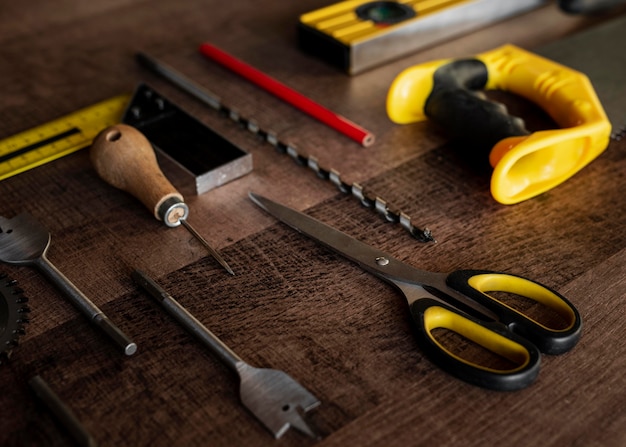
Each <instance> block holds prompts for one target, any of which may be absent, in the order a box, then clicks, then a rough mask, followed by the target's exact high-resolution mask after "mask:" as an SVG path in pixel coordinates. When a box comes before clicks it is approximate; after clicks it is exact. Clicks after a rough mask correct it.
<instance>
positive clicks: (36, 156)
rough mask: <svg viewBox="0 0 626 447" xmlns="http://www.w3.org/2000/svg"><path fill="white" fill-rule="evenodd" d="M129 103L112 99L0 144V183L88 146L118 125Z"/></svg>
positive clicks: (116, 97) (121, 98) (126, 99)
mask: <svg viewBox="0 0 626 447" xmlns="http://www.w3.org/2000/svg"><path fill="white" fill-rule="evenodd" d="M129 99H130V96H129V95H120V96H115V97H113V98H110V99H107V100H105V101H102V102H99V103H97V104H94V105H91V106H89V107H85V108H84V109H80V110H77V111H76V112H73V113H70V114H69V115H66V116H64V117H62V118H58V119H56V120H54V121H50V122H48V123H46V124H42V125H41V126H37V127H34V128H32V129H29V130H26V131H24V132H21V133H18V134H17V135H13V136H11V137H9V138H6V139H4V140H2V141H0V180H3V179H5V178H8V177H11V176H14V175H16V174H19V173H21V172H24V171H27V170H29V169H32V168H35V167H37V166H41V165H43V164H45V163H48V162H50V161H52V160H56V159H58V158H61V157H63V156H65V155H68V154H71V153H72V152H76V151H77V150H79V149H83V148H85V147H87V146H89V145H90V144H91V142H92V140H93V139H94V137H95V136H96V135H97V134H98V133H99V132H100V131H101V130H102V129H104V128H106V127H108V126H111V125H113V124H116V123H119V122H120V119H121V118H122V113H123V112H124V109H125V108H126V105H127V104H128V101H129Z"/></svg>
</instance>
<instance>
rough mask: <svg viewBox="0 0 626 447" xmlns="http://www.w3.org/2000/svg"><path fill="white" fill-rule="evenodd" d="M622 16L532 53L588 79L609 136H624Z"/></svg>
mask: <svg viewBox="0 0 626 447" xmlns="http://www.w3.org/2000/svg"><path fill="white" fill-rule="evenodd" d="M623 42H626V16H622V17H620V18H617V19H612V20H610V21H608V22H606V23H603V24H600V25H597V26H595V27H593V28H591V29H589V30H587V31H582V32H580V33H577V34H574V35H572V36H570V37H566V38H564V39H561V40H558V41H556V42H553V43H550V44H548V45H545V46H543V47H541V48H538V49H536V50H533V51H534V52H536V53H537V54H540V55H542V56H544V57H547V58H549V59H552V60H554V61H557V62H559V63H561V64H563V65H566V66H568V67H571V68H573V69H575V70H578V71H580V72H582V73H585V74H586V75H587V77H589V79H590V80H591V83H592V84H593V88H594V89H595V91H596V93H597V95H598V98H599V99H600V102H601V103H602V107H603V108H604V111H605V112H606V114H607V116H608V118H609V121H610V122H611V126H612V127H613V129H612V132H611V137H612V138H613V139H621V138H623V137H624V136H625V135H626V82H624V81H625V80H626V51H624V48H623V47H622V45H621V44H622V43H623Z"/></svg>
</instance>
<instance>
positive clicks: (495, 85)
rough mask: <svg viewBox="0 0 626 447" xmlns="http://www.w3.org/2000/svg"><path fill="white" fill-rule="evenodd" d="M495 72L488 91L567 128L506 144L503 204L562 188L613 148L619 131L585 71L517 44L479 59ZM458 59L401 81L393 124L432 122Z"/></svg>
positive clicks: (395, 88)
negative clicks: (433, 99)
mask: <svg viewBox="0 0 626 447" xmlns="http://www.w3.org/2000/svg"><path fill="white" fill-rule="evenodd" d="M476 59H477V60H480V61H482V62H483V63H484V64H485V66H486V69H487V81H486V84H485V86H484V88H485V89H499V90H506V91H510V92H512V93H515V94H517V95H520V96H522V97H525V98H527V99H529V100H530V101H532V102H534V103H536V104H537V105H539V106H540V107H541V108H542V109H544V110H545V111H546V112H547V113H548V114H549V115H550V116H551V117H552V119H553V120H554V121H555V122H556V123H557V124H558V125H559V126H560V129H554V130H546V131H538V132H534V133H532V134H530V135H527V136H514V137H510V138H504V139H502V140H500V141H499V142H498V143H497V144H496V145H495V146H494V147H493V148H492V149H491V153H490V156H489V162H490V163H491V166H492V167H493V168H494V171H493V175H492V179H491V193H492V195H493V197H494V198H495V199H496V200H497V201H499V202H500V203H503V204H512V203H518V202H521V201H523V200H527V199H529V198H531V197H534V196H537V195H538V194H541V193H543V192H546V191H548V190H549V189H551V188H554V187H555V186H557V185H559V184H560V183H562V182H563V181H565V180H566V179H568V178H569V177H571V176H572V175H574V174H575V173H576V172H578V171H579V170H580V169H582V168H583V167H584V166H586V165H587V164H588V163H589V162H591V161H592V160H593V159H594V158H596V157H597V156H598V155H600V154H601V153H602V152H603V151H604V149H606V147H607V145H608V142H609V138H610V133H611V125H610V123H609V120H608V118H607V116H606V114H605V112H604V109H603V108H602V105H601V104H600V101H599V99H598V97H597V95H596V93H595V91H594V89H593V86H592V85H591V82H590V81H589V79H588V78H587V76H585V75H584V74H583V73H580V72H578V71H576V70H573V69H571V68H568V67H566V66H563V65H561V64H558V63H556V62H554V61H551V60H549V59H546V58H543V57H541V56H538V55H536V54H533V53H531V52H528V51H525V50H522V49H521V48H518V47H516V46H514V45H505V46H502V47H500V48H496V49H494V50H491V51H488V52H485V53H482V54H479V55H477V56H476ZM450 62H452V60H451V59H445V60H439V61H434V62H429V63H426V64H422V65H418V66H415V67H410V68H408V69H407V70H405V71H403V72H402V73H400V75H399V76H398V77H397V78H396V79H395V80H394V81H393V83H392V85H391V88H390V90H389V93H388V97H387V113H388V115H389V118H390V119H391V120H392V121H394V122H396V123H399V124H407V123H411V122H416V121H421V120H424V119H426V118H427V115H426V112H425V105H426V103H427V101H428V98H429V97H430V95H431V92H432V91H433V87H434V75H435V72H436V71H437V70H438V69H439V68H441V67H442V66H444V65H446V64H449V63H450Z"/></svg>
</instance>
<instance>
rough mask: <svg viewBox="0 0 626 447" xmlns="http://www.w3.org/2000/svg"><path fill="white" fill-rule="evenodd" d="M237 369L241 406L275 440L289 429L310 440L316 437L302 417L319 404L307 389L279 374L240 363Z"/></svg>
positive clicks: (287, 376) (276, 371)
mask: <svg viewBox="0 0 626 447" xmlns="http://www.w3.org/2000/svg"><path fill="white" fill-rule="evenodd" d="M237 369H238V373H239V377H240V378H241V384H240V390H239V394H240V397H241V401H242V403H243V404H244V405H245V407H246V408H247V409H248V410H250V412H252V414H254V415H255V416H256V418H257V419H258V420H260V421H261V422H262V423H263V425H265V426H266V427H267V429H268V430H269V431H271V432H272V433H273V434H274V437H275V438H276V439H278V438H280V437H281V436H282V435H284V434H285V433H286V432H287V430H289V427H293V428H295V429H297V430H298V431H300V432H302V433H304V434H305V435H308V436H310V437H312V438H315V439H319V438H320V435H318V434H317V433H316V430H314V429H313V428H312V427H311V426H310V425H309V424H308V423H307V422H306V421H305V420H304V417H303V416H304V413H306V412H307V411H309V410H312V409H313V408H315V407H317V406H318V405H319V404H320V401H319V400H318V399H317V398H316V397H315V396H313V394H311V393H310V392H309V391H308V390H307V389H305V388H304V387H303V386H302V385H300V384H299V383H298V382H296V381H295V380H294V379H293V378H291V377H290V376H289V375H288V374H286V373H285V372H283V371H278V370H275V369H267V368H255V367H253V366H250V365H248V364H246V363H243V362H242V363H241V364H240V365H238V367H237Z"/></svg>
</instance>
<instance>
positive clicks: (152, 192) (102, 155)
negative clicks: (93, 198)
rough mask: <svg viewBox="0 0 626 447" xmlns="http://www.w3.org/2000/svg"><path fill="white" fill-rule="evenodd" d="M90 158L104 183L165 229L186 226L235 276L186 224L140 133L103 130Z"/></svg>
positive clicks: (183, 209) (182, 207) (184, 209)
mask: <svg viewBox="0 0 626 447" xmlns="http://www.w3.org/2000/svg"><path fill="white" fill-rule="evenodd" d="M90 155H91V162H92V163H93V165H94V167H95V169H96V172H97V173H98V174H99V175H100V177H102V179H103V180H104V181H106V182H107V183H109V184H110V185H112V186H115V187H116V188H118V189H121V190H122V191H126V192H128V193H130V194H132V195H133V196H135V197H136V198H137V199H139V200H140V201H141V202H142V203H143V204H144V205H145V206H146V207H147V208H148V209H149V210H151V211H152V214H154V217H156V218H157V220H160V221H162V222H163V223H164V224H165V225H167V226H168V227H177V226H179V225H182V226H183V227H185V228H186V229H187V230H188V231H189V232H190V233H191V234H192V235H193V236H194V237H195V238H196V239H197V240H198V241H200V243H201V244H202V245H203V246H204V248H206V249H207V250H208V251H209V253H210V254H211V256H213V258H214V259H215V260H216V261H217V262H219V264H220V265H221V266H222V267H224V268H225V269H226V271H227V272H228V273H230V274H231V275H234V274H235V272H233V269H231V268H230V266H229V265H228V264H227V263H226V261H225V260H224V258H222V256H221V255H220V254H219V253H218V252H217V250H215V249H214V248H213V247H211V245H209V243H208V242H207V241H206V240H205V239H204V238H203V237H202V236H201V235H200V234H199V233H198V232H197V231H196V230H195V229H194V228H193V227H192V226H191V225H190V224H189V223H188V222H187V216H188V215H189V207H188V206H187V204H186V203H185V202H184V201H183V196H182V195H181V194H180V193H179V192H178V191H177V190H176V188H174V186H173V185H172V184H171V183H170V182H169V180H168V179H167V178H166V177H165V175H164V174H163V172H161V169H160V168H159V165H158V162H157V158H156V155H155V153H154V150H153V149H152V145H151V144H150V142H149V141H148V139H147V138H146V137H145V136H144V135H143V134H142V133H141V132H140V131H139V130H137V129H135V128H134V127H132V126H128V125H126V124H117V125H115V126H111V127H108V128H106V129H104V130H103V131H102V132H100V133H99V134H98V135H97V136H96V138H95V139H94V141H93V145H92V146H91V153H90Z"/></svg>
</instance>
